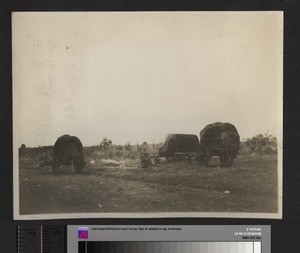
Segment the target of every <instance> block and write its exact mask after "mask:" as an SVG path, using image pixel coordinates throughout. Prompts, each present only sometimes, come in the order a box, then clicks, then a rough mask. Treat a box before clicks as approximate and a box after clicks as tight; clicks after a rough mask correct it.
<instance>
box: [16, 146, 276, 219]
mask: <svg viewBox="0 0 300 253" xmlns="http://www.w3.org/2000/svg"><path fill="white" fill-rule="evenodd" d="M43 152H44V155H45V150H44V151H43ZM85 152H86V162H87V165H86V168H85V169H84V170H83V172H82V174H73V171H72V168H71V167H69V166H62V167H61V168H60V169H59V173H58V174H57V175H53V174H52V171H51V165H50V164H49V163H47V162H44V163H38V162H37V161H36V160H34V158H28V156H27V157H26V156H25V157H23V158H20V168H19V169H20V214H22V215H24V214H46V213H79V212H85V213H87V212H97V213H99V212H268V213H272V212H274V213H275V212H277V204H278V202H277V201H278V196H277V189H278V188H277V156H276V155H270V156H259V155H256V156H244V155H243V156H239V157H238V158H237V159H235V160H234V163H233V166H232V167H230V168H221V167H219V159H218V158H216V157H215V158H213V159H212V160H211V161H210V163H209V167H204V166H201V165H198V164H197V163H196V162H192V163H191V164H188V162H187V161H178V162H172V163H168V162H167V161H166V160H164V159H162V160H161V164H160V165H159V166H153V167H150V168H146V169H142V168H140V166H139V161H138V160H131V159H127V160H126V159H124V160H123V161H121V162H120V164H119V165H118V166H112V165H109V164H105V163H102V162H101V161H100V160H99V159H98V160H97V159H95V157H92V155H91V153H89V152H87V151H85ZM46 153H47V152H46Z"/></svg>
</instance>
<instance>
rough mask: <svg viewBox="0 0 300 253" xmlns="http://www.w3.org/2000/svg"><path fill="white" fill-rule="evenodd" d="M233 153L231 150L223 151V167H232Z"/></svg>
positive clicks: (221, 158) (221, 159) (221, 156)
mask: <svg viewBox="0 0 300 253" xmlns="http://www.w3.org/2000/svg"><path fill="white" fill-rule="evenodd" d="M233 158H234V157H233V155H232V154H231V152H229V151H223V152H222V153H221V155H220V162H221V167H230V166H231V165H232V163H233Z"/></svg>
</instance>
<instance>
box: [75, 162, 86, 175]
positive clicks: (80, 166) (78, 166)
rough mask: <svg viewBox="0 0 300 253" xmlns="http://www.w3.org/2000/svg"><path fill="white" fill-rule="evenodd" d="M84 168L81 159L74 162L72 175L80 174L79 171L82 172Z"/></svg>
mask: <svg viewBox="0 0 300 253" xmlns="http://www.w3.org/2000/svg"><path fill="white" fill-rule="evenodd" d="M84 166H85V162H84V160H81V159H78V160H76V161H75V165H74V173H75V174H80V173H81V171H82V170H83V168H84Z"/></svg>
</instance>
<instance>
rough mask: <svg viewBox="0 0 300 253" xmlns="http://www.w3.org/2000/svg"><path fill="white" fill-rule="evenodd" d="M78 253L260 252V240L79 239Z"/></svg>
mask: <svg viewBox="0 0 300 253" xmlns="http://www.w3.org/2000/svg"><path fill="white" fill-rule="evenodd" d="M78 243H79V245H78V246H79V247H78V249H79V250H78V253H261V242H138V241H137V242H128V241H125V242H101V241H97V242H95V241H79V242H78Z"/></svg>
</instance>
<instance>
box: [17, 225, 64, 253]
mask: <svg viewBox="0 0 300 253" xmlns="http://www.w3.org/2000/svg"><path fill="white" fill-rule="evenodd" d="M65 236H66V233H65V227H64V226H28V225H21V226H18V228H17V245H18V248H17V249H18V251H17V252H18V253H41V252H43V253H64V252H65V239H66V238H65Z"/></svg>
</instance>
